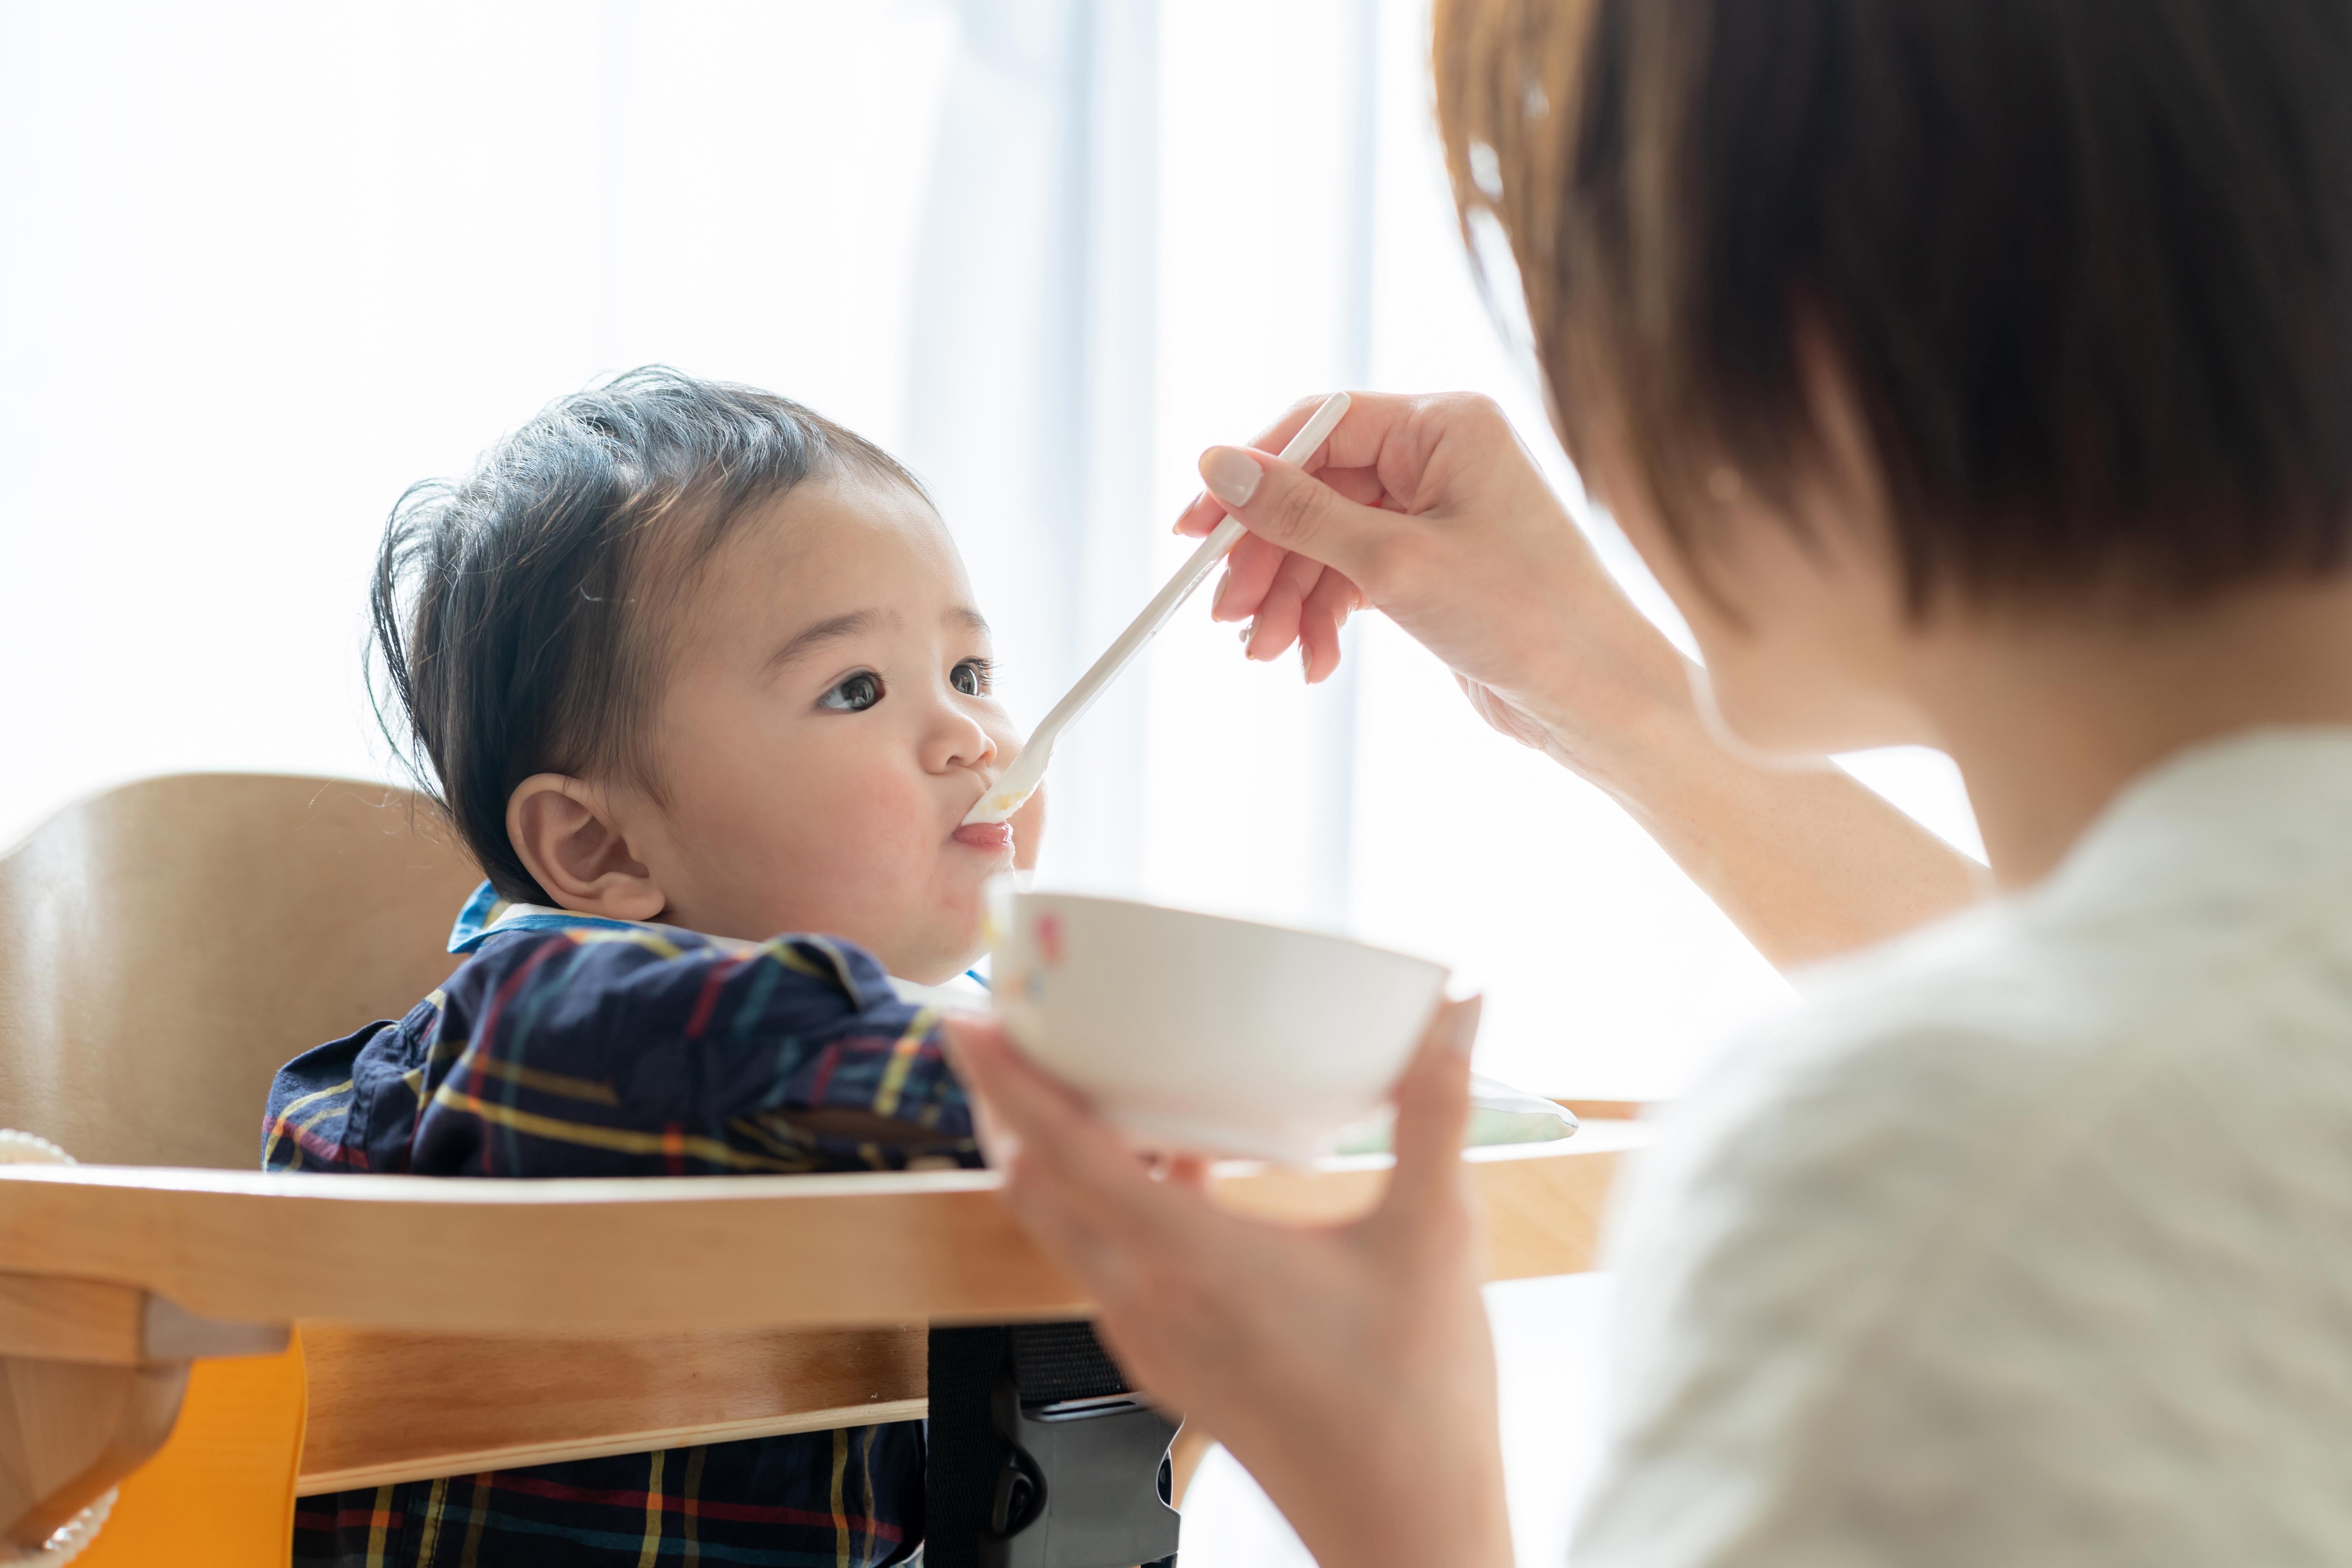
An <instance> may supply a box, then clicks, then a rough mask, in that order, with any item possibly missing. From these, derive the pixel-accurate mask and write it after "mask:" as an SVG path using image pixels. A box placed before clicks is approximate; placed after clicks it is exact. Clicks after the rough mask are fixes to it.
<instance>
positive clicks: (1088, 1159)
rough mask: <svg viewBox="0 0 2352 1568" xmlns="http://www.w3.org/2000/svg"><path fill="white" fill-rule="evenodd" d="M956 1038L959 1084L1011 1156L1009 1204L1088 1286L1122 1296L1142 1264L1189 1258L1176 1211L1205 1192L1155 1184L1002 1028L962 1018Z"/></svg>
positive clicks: (952, 1028) (952, 1038)
mask: <svg viewBox="0 0 2352 1568" xmlns="http://www.w3.org/2000/svg"><path fill="white" fill-rule="evenodd" d="M947 1033H948V1042H949V1051H950V1058H951V1059H952V1060H953V1062H954V1064H955V1068H956V1073H957V1076H958V1077H959V1078H961V1079H962V1080H963V1084H964V1087H965V1089H967V1090H968V1091H969V1092H970V1093H971V1096H972V1099H973V1101H974V1106H975V1109H976V1110H978V1111H979V1112H980V1113H982V1116H984V1118H985V1120H986V1121H987V1123H988V1124H989V1125H990V1127H991V1129H992V1135H993V1137H994V1139H995V1141H996V1142H997V1145H998V1146H999V1147H1000V1148H1006V1149H1008V1150H1009V1152H1010V1154H1009V1158H1007V1159H1006V1160H1005V1161H1004V1162H1003V1164H1002V1165H1000V1166H999V1168H1000V1169H1001V1170H1003V1173H1004V1176H1005V1185H1004V1197H1005V1201H1006V1202H1008V1203H1009V1204H1011V1205H1013V1210H1014V1212H1015V1213H1017V1214H1019V1215H1020V1216H1021V1218H1022V1220H1023V1221H1024V1223H1025V1224H1028V1225H1029V1226H1032V1227H1033V1228H1034V1229H1035V1230H1036V1231H1037V1232H1038V1233H1039V1235H1040V1237H1041V1238H1043V1239H1044V1240H1045V1242H1046V1245H1047V1246H1048V1247H1049V1248H1051V1249H1052V1250H1053V1251H1054V1252H1055V1254H1056V1255H1058V1256H1060V1257H1061V1258H1062V1259H1063V1261H1064V1262H1065V1263H1066V1264H1068V1265H1069V1266H1070V1267H1071V1268H1073V1269H1074V1270H1076V1271H1077V1272H1078V1274H1079V1276H1080V1278H1081V1279H1083V1280H1084V1281H1085V1282H1086V1283H1087V1285H1089V1286H1090V1287H1092V1288H1093V1289H1096V1290H1097V1292H1101V1293H1111V1292H1118V1291H1123V1290H1124V1289H1127V1288H1128V1287H1129V1283H1130V1282H1131V1280H1132V1279H1133V1278H1134V1274H1135V1270H1136V1267H1137V1264H1138V1261H1139V1260H1141V1259H1146V1258H1151V1257H1152V1256H1154V1255H1156V1254H1164V1253H1171V1252H1175V1253H1181V1251H1183V1249H1184V1247H1185V1244H1186V1243H1185V1237H1184V1236H1183V1234H1182V1233H1183V1231H1184V1228H1185V1226H1184V1223H1183V1221H1182V1219H1181V1216H1180V1215H1179V1214H1178V1212H1177V1210H1176V1208H1175V1207H1174V1206H1173V1205H1178V1204H1180V1203H1181V1204H1189V1205H1193V1206H1198V1205H1200V1203H1201V1200H1200V1198H1199V1196H1198V1194H1197V1193H1196V1192H1195V1191H1191V1190H1188V1188H1191V1187H1194V1186H1196V1185H1197V1184H1195V1183H1190V1182H1179V1183H1177V1184H1173V1185H1172V1186H1171V1184H1169V1183H1166V1182H1162V1181H1159V1180H1156V1179H1154V1177H1153V1176H1152V1174H1151V1173H1150V1171H1149V1170H1147V1169H1146V1168H1145V1167H1144V1165H1143V1164H1142V1163H1141V1162H1139V1160H1137V1159H1136V1157H1135V1152H1134V1151H1133V1150H1132V1149H1130V1148H1129V1146H1128V1144H1127V1142H1126V1140H1124V1139H1123V1138H1121V1137H1120V1136H1119V1135H1118V1132H1117V1131H1116V1130H1114V1129H1113V1128H1112V1127H1111V1126H1110V1125H1109V1124H1108V1122H1106V1121H1103V1120H1102V1119H1101V1118H1100V1117H1098V1116H1097V1115H1095V1114H1094V1112H1093V1110H1091V1109H1090V1108H1088V1106H1087V1103H1086V1101H1085V1100H1083V1099H1082V1098H1080V1097H1079V1096H1078V1095H1077V1093H1076V1091H1074V1090H1072V1089H1069V1088H1068V1087H1067V1086H1066V1085H1064V1084H1062V1083H1059V1082H1057V1081H1055V1079H1052V1078H1050V1077H1048V1076H1047V1075H1046V1074H1045V1073H1042V1072H1039V1071H1038V1070H1037V1069H1036V1068H1034V1067H1032V1066H1030V1065H1029V1064H1028V1063H1027V1062H1025V1061H1024V1060H1023V1059H1022V1058H1021V1056H1020V1054H1019V1053H1018V1052H1017V1051H1015V1050H1014V1049H1013V1045H1012V1042H1011V1041H1010V1040H1009V1039H1007V1038H1006V1037H1005V1035H1004V1032H1003V1029H1002V1028H1000V1027H999V1026H996V1025H994V1024H991V1023H987V1022H984V1021H982V1020H979V1019H962V1018H954V1019H950V1020H949V1021H948V1024H947ZM1006 1133H1010V1134H1011V1137H1010V1139H1009V1140H1008V1139H1007V1138H1006V1137H1005V1136H1004V1135H1005V1134H1006ZM991 1163H992V1164H993V1163H996V1161H995V1158H994V1155H993V1153H992V1156H991Z"/></svg>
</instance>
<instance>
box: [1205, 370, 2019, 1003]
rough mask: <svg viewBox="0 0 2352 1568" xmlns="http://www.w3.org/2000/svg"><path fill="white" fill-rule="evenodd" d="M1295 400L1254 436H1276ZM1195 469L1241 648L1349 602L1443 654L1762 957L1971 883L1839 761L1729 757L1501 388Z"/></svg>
mask: <svg viewBox="0 0 2352 1568" xmlns="http://www.w3.org/2000/svg"><path fill="white" fill-rule="evenodd" d="M1312 408H1313V404H1312V403H1303V404H1301V405H1298V406H1297V408H1294V409H1293V410H1292V411H1291V412H1290V414H1289V415H1288V416H1286V417H1285V418H1284V420H1283V421H1282V422H1281V423H1280V424H1277V425H1276V426H1274V427H1273V428H1272V429H1270V430H1268V431H1267V432H1265V435H1263V436H1262V437H1259V445H1260V446H1262V447H1278V446H1279V445H1280V444H1281V443H1282V442H1283V441H1284V440H1286V439H1287V438H1288V437H1289V436H1290V434H1291V433H1292V432H1293V431H1294V430H1296V429H1297V426H1299V425H1301V424H1302V423H1304V422H1305V419H1306V417H1307V414H1308V413H1309V412H1311V410H1312ZM1201 472H1202V478H1203V479H1206V480H1207V481H1208V484H1209V490H1210V493H1209V494H1206V495H1204V496H1203V497H1202V499H1201V500H1199V501H1198V502H1196V503H1195V504H1194V505H1193V506H1192V509H1191V510H1188V511H1187V512H1186V514H1185V516H1184V518H1183V520H1182V521H1181V522H1180V523H1179V524H1178V527H1179V528H1180V529H1181V531H1186V532H1192V533H1205V532H1207V531H1208V530H1209V529H1210V528H1212V527H1213V526H1214V525H1215V523H1216V521H1217V520H1218V519H1219V518H1220V517H1221V516H1222V515H1223V513H1224V512H1226V511H1228V510H1230V511H1231V512H1232V514H1233V515H1234V516H1235V517H1237V518H1239V519H1241V521H1243V522H1244V523H1245V524H1247V525H1248V527H1249V529H1250V535H1251V536H1250V537H1249V538H1247V539H1244V541H1243V542H1242V543H1241V546H1240V547H1239V548H1238V549H1236V550H1235V551H1234V554H1233V556H1232V558H1231V561H1230V563H1229V564H1228V566H1227V570H1226V575H1225V579H1224V581H1223V583H1221V584H1219V587H1218V591H1217V599H1216V605H1215V610H1214V614H1215V615H1216V616H1217V617H1218V618H1219V619H1221V620H1228V621H1243V620H1246V621H1250V622H1252V623H1253V626H1252V630H1251V635H1250V639H1249V645H1248V646H1249V657H1250V658H1256V659H1270V658H1276V657H1278V656H1280V655H1281V654H1282V653H1284V652H1285V651H1286V650H1287V649H1288V648H1290V647H1293V646H1294V645H1296V646H1297V647H1298V648H1299V650H1300V656H1301V660H1302V662H1303V663H1304V665H1305V667H1306V670H1307V679H1309V680H1319V679H1324V678H1325V677H1327V676H1328V675H1329V674H1330V672H1331V671H1332V670H1333V669H1335V668H1338V666H1339V626H1341V625H1342V624H1344V622H1345V621H1346V619H1347V616H1349V613H1351V612H1352V611H1354V610H1355V609H1358V608H1360V607H1362V606H1363V605H1371V606H1372V607H1374V608H1377V609H1379V610H1381V611H1382V612H1384V613H1385V614H1387V615H1388V616H1390V618H1391V619H1392V620H1394V621H1395V622H1396V623H1397V624H1398V625H1399V626H1402V627H1403V628H1404V629H1405V630H1406V631H1407V632H1409V633H1411V634H1412V636H1413V637H1416V638H1418V639H1419V640H1420V641H1421V642H1422V643H1423V644H1424V645H1425V646H1426V647H1429V649H1430V650H1431V651H1432V652H1433V653H1435V654H1436V655H1437V656H1438V657H1439V658H1442V659H1444V661H1445V662H1446V663H1447V665H1449V666H1450V667H1451V668H1453V670H1454V674H1455V676H1456V678H1457V679H1460V680H1461V682H1462V684H1463V687H1464V689H1465V691H1466V692H1467V693H1468V694H1469V697H1470V700H1471V703H1472V706H1474V707H1475V708H1476V709H1477V710H1478V711H1479V713H1480V715H1481V716H1482V717H1484V718H1485V719H1486V721H1487V722H1488V723H1490V724H1492V725H1493V726H1494V727H1495V728H1496V729H1497V730H1500V731H1503V732H1504V733H1505V734H1507V735H1509V736H1511V737H1512V738H1513V739H1514V740H1517V741H1520V742H1524V743H1526V744H1528V745H1531V746H1535V747H1538V749H1540V750H1542V751H1544V752H1547V753H1548V754H1549V755H1550V756H1552V757H1553V758H1555V759H1556V760H1558V761H1559V762H1560V763H1563V764H1565V765H1566V766H1568V767H1569V768H1570V769H1573V770H1574V771H1575V772H1577V773H1580V774H1581V775H1582V776H1584V777H1585V778H1587V779H1590V780H1591V781H1592V782H1593V783H1594V784H1598V785H1600V786H1601V788H1602V789H1604V790H1607V791H1608V792H1609V793H1610V794H1611V795H1612V796H1614V797H1615V798H1616V799H1617V800H1618V801H1619V802H1620V803H1622V805H1624V806H1625V808H1626V809H1627V810H1628V811H1630V812H1632V813H1633V816H1634V818H1635V819H1636V820H1637V821H1639V822H1640V823H1641V824H1642V826H1643V827H1645V828H1647V829H1648V830H1649V831H1650V833H1651V834H1652V836H1653V837H1655V838H1656V839H1657V840H1658V842H1659V843H1660V844H1661V845H1663V846H1664V847H1665V849H1666V850H1667V852H1668V853H1669V854H1671V855H1672V856H1673V857H1674V858H1675V861H1676V862H1677V863H1679V864H1680V865H1681V866H1682V868H1684V869H1685V871H1687V872H1688V873H1689V874H1690V875H1691V877H1692V878H1693V879H1695V880H1696V882H1697V883H1698V884H1699V886H1700V887H1701V888H1702V889H1705V890H1706V892H1707V894H1708V895H1709V896H1710V897H1712V898H1713V899H1714V900H1716V902H1717V904H1719V905H1720V906H1721V907H1722V908H1723V910H1725V912H1726V913H1727V914H1728V915H1729V916H1730V917H1731V918H1732V920H1733V921H1735V922H1736V923H1738V926H1739V929H1740V930H1741V931H1743V932H1745V933H1746V934H1747V936H1748V939H1749V940H1750V941H1751V942H1755V943H1756V945H1757V947H1758V948H1759V950H1761V951H1762V952H1763V953H1764V955H1765V956H1766V957H1767V958H1769V959H1770V960H1771V961H1772V962H1773V963H1776V964H1780V965H1782V966H1783V967H1786V966H1790V965H1793V964H1799V963H1807V962H1810V961H1811V960H1814V959H1820V958H1826V957H1830V956H1832V955H1833V954H1836V953H1840V952H1848V951H1851V950H1852V949H1853V948H1856V947H1861V946H1864V945H1867V944H1869V943H1871V942H1876V941H1880V940H1882V939H1884V938H1885V937H1889V936H1893V935H1895V934H1896V933H1898V932H1900V931H1906V930H1908V929H1910V928H1911V927H1913V926H1916V925H1918V924H1921V923H1923V922H1924V921H1928V920H1932V919H1934V918H1936V917H1937V916H1939V915H1943V914H1948V913H1950V912H1951V911H1953V910H1958V909H1959V908H1961V907H1963V906H1965V905H1966V904H1968V903H1970V902H1972V901H1973V900H1975V899H1976V898H1978V897H1979V895H1980V893H1981V891H1982V889H1983V886H1984V884H1983V879H1982V872H1981V869H1980V868H1978V867H1977V866H1976V865H1975V863H1974V862H1972V861H1970V860H1969V859H1968V858H1966V857H1965V856H1962V855H1959V854H1957V853H1956V852H1954V851H1953V850H1951V849H1950V848H1948V847H1946V846H1945V845H1944V844H1943V842H1942V841H1941V840H1939V839H1937V837H1935V836H1934V835H1932V834H1930V833H1928V832H1927V831H1926V830H1925V829H1923V828H1921V827H1919V826H1917V825H1916V823H1914V822H1912V821H1911V819H1910V818H1909V817H1907V816H1904V815H1903V814H1902V813H1901V812H1899V811H1896V810H1895V808H1894V807H1892V806H1890V805H1887V804H1886V803H1885V801H1883V800H1881V799H1880V798H1879V797H1878V796H1877V795H1874V794H1872V793H1871V792H1870V791H1869V790H1867V789H1864V787H1863V786H1861V785H1860V784H1856V783H1854V782H1853V780H1852V779H1850V778H1848V777H1847V776H1846V775H1844V774H1843V773H1838V772H1836V771H1834V770H1833V769H1830V768H1828V767H1826V765H1825V766H1824V767H1823V768H1822V769H1820V770H1818V771H1781V770H1776V769H1770V768H1765V767H1759V766H1754V765H1751V764H1749V763H1744V762H1741V761H1739V760H1738V759H1737V758H1735V757H1734V756H1732V755H1731V754H1730V753H1729V752H1727V751H1726V750H1725V749H1724V748H1723V747H1722V746H1720V745H1719V744H1717V742H1716V741H1715V740H1714V738H1713V737H1712V736H1710V735H1709V734H1708V732H1707V731H1706V725H1705V723H1704V722H1703V721H1702V719H1701V716H1700V714H1699V712H1698V710H1697V707H1696V703H1695V702H1694V700H1693V698H1692V694H1691V684H1690V679H1689V669H1688V666H1687V665H1686V663H1685V660H1684V659H1683V658H1682V656H1681V655H1680V654H1679V653H1677V652H1676V651H1675V647H1673V645H1672V644H1670V643H1668V642H1667V641H1666V639H1665V638H1664V637H1663V636H1661V635H1660V634H1659V632H1658V630H1657V628H1656V627H1655V626H1652V625H1651V624H1650V622H1649V621H1648V620H1647V619H1646V618H1644V617H1643V616H1642V614H1641V613H1640V612H1639V611H1638V610H1636V609H1635V608H1634V607H1633V604H1632V603H1631V602H1630V601H1629V600H1627V599H1626V597H1625V595H1623V594H1622V592H1621V591H1620V590H1619V589H1618V587H1617V585H1616V584H1615V583H1614V582H1613V581H1612V579H1611V578H1610V576H1609V574H1608V572H1607V570H1606V569H1605V568H1603V567H1602V566H1601V562H1600V559H1599V557H1598V556H1596V555H1595V554H1594V553H1593V551H1592V549H1591V545H1590V544H1589V543H1588V542H1586V540H1585V538H1584V535H1583V532H1582V531H1580V529H1579V528H1578V527H1577V526H1576V523H1575V521H1574V520H1573V519H1572V518H1570V516H1569V513H1568V510H1567V509H1566V508H1565V507H1564V506H1562V505H1561V504H1560V501H1559V497H1558V496H1556V495H1554V494H1553V493H1552V491H1551V489H1550V487H1549V485H1547V484H1546V483H1545V482H1544V479H1543V475H1542V473H1541V471H1540V470H1539V469H1538V468H1537V467H1536V465H1535V461H1534V459H1533V458H1530V457H1529V456H1528V452H1527V450H1526V448H1525V447H1521V446H1520V445H1519V442H1518V438H1517V436H1516V435H1515V434H1514V433H1513V431H1512V430H1511V427H1510V425H1509V423H1508V422H1507V420H1506V419H1505V418H1504V417H1503V414H1502V411H1501V410H1500V409H1499V408H1497V407H1496V405H1494V404H1493V403H1492V402H1490V401H1488V400H1487V399H1486V398H1482V397H1475V396H1470V395H1462V394H1449V395H1438V396H1431V397H1402V396H1395V395H1384V394H1377V393H1368V394H1360V395H1357V397H1356V400H1355V404H1354V405H1353V406H1352V407H1351V408H1350V409H1349V412H1348V416H1347V417H1346V418H1345V419H1343V420H1341V421H1340V424H1339V428H1338V429H1337V430H1336V431H1334V432H1333V433H1332V436H1331V439H1330V442H1329V444H1328V446H1327V447H1325V448H1324V451H1323V453H1322V454H1321V455H1320V457H1319V458H1318V461H1317V464H1316V467H1315V470H1314V472H1313V473H1312V474H1311V475H1310V474H1309V473H1307V472H1302V471H1301V470H1299V469H1297V468H1290V467H1288V466H1286V465H1285V464H1284V463H1282V462H1281V461H1280V460H1279V459H1277V458H1272V457H1268V456H1266V455H1265V453H1263V452H1259V451H1244V449H1242V448H1238V447H1213V448H1211V449H1210V451H1209V452H1208V453H1207V454H1205V455H1204V456H1203V457H1202V461H1201Z"/></svg>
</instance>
